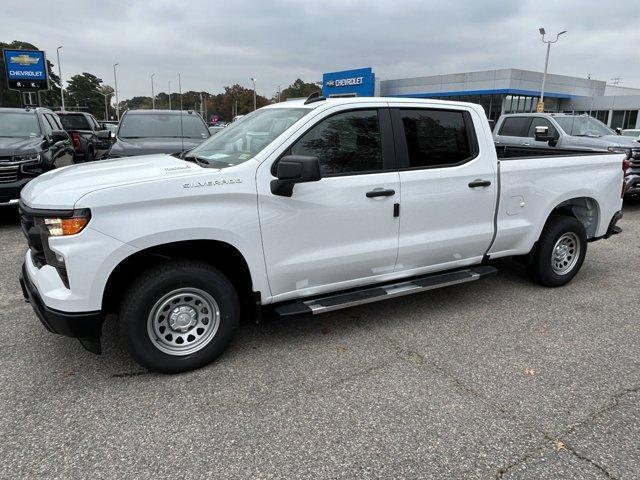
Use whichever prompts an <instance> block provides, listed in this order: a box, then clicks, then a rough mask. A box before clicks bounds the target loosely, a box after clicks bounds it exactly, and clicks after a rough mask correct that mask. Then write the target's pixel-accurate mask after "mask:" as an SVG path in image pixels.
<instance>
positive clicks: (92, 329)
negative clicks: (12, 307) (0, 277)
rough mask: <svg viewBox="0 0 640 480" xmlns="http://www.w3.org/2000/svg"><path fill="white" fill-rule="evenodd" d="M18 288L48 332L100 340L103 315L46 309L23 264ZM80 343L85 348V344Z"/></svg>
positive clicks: (82, 338)
mask: <svg viewBox="0 0 640 480" xmlns="http://www.w3.org/2000/svg"><path fill="white" fill-rule="evenodd" d="M20 286H21V287H22V293H23V295H24V299H25V301H26V302H27V303H30V304H31V307H33V310H34V311H35V312H36V315H37V316H38V319H39V320H40V321H41V322H42V324H43V325H44V326H45V328H46V329H47V330H49V331H50V332H53V333H57V334H60V335H64V336H67V337H74V338H79V339H81V340H89V341H91V340H94V341H95V340H97V339H99V338H100V336H101V334H102V323H103V322H104V314H103V313H102V312H100V311H98V312H61V311H59V310H54V309H52V308H49V307H47V306H46V305H45V304H44V302H43V301H42V297H41V296H40V292H38V289H37V288H36V286H35V285H34V284H33V282H31V280H30V279H29V274H28V272H27V268H26V266H25V265H24V264H23V265H22V274H21V275H20ZM82 343H83V345H84V346H85V347H87V345H86V344H85V342H82ZM98 345H99V344H98ZM95 353H99V352H95Z"/></svg>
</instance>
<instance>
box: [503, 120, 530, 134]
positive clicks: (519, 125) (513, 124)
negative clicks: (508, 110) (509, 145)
mask: <svg viewBox="0 0 640 480" xmlns="http://www.w3.org/2000/svg"><path fill="white" fill-rule="evenodd" d="M530 122H531V117H507V118H505V119H504V122H502V126H501V127H500V132H498V135H505V136H508V137H526V136H527V130H528V128H529V123H530Z"/></svg>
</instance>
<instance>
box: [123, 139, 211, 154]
mask: <svg viewBox="0 0 640 480" xmlns="http://www.w3.org/2000/svg"><path fill="white" fill-rule="evenodd" d="M204 140H206V139H205V138H185V139H180V138H126V139H123V138H118V140H117V141H116V143H115V144H114V145H113V147H111V153H110V155H113V156H114V157H130V156H133V155H148V154H153V153H180V152H182V151H183V150H191V149H192V148H194V147H197V146H198V145H200V144H201V143H202V142H203V141H204Z"/></svg>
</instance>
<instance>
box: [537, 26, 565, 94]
mask: <svg viewBox="0 0 640 480" xmlns="http://www.w3.org/2000/svg"><path fill="white" fill-rule="evenodd" d="M538 31H539V32H540V35H542V43H546V44H547V57H546V58H545V60H544V74H543V75H542V89H541V90H540V103H542V104H544V86H545V83H547V68H548V66H549V51H550V50H551V44H552V43H556V42H557V41H558V38H559V37H560V35H562V34H564V33H567V31H566V30H563V31H562V32H560V33H558V34H556V39H555V40H545V39H544V36H545V34H546V33H547V32H545V30H544V28H542V27H541V28H539V29H538Z"/></svg>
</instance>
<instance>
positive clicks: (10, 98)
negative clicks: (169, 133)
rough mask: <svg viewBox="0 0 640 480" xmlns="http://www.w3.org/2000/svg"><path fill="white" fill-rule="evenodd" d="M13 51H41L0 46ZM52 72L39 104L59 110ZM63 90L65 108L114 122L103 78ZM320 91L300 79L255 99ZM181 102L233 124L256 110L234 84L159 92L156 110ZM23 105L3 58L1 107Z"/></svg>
mask: <svg viewBox="0 0 640 480" xmlns="http://www.w3.org/2000/svg"><path fill="white" fill-rule="evenodd" d="M3 48H7V49H14V50H38V48H37V47H36V46H35V45H33V44H31V43H28V42H22V41H18V40H14V41H12V42H10V43H3V42H0V49H3ZM47 67H48V71H49V87H50V88H49V90H47V91H43V92H41V93H40V102H41V105H42V106H43V107H48V108H51V109H52V110H59V109H60V108H61V105H62V102H61V98H60V77H58V76H57V75H56V73H55V69H54V67H55V65H54V64H53V63H52V62H51V61H50V60H49V59H47ZM66 83H67V86H66V88H65V89H64V99H65V108H66V109H67V110H79V111H83V112H88V113H91V114H93V115H94V116H95V117H96V118H97V119H99V120H104V119H105V116H106V118H109V119H113V118H115V115H116V111H115V108H114V106H113V99H114V88H113V87H112V86H110V85H107V84H106V83H105V82H104V81H103V80H102V79H101V78H98V77H97V76H95V75H93V74H92V73H89V72H82V73H79V74H75V75H73V76H71V77H70V78H69V79H68V80H67V82H66ZM318 90H320V87H319V86H318V85H316V84H315V83H307V82H304V81H303V80H301V79H297V80H295V81H294V82H293V83H291V85H289V86H288V87H287V88H285V89H284V90H282V91H281V92H278V93H274V95H273V96H272V97H271V98H267V97H264V96H262V95H256V105H257V107H258V108H260V107H264V106H265V105H268V104H270V103H273V102H277V101H278V100H280V101H285V100H287V99H291V98H304V97H308V96H309V95H310V94H312V93H314V92H317V91H318ZM181 101H182V108H183V109H185V110H195V111H198V112H200V111H202V112H203V114H204V118H205V119H209V118H210V116H211V115H217V116H218V117H219V118H220V119H222V120H226V121H230V120H231V119H232V118H233V117H234V116H235V115H245V114H247V113H249V112H251V111H252V110H253V90H252V89H250V88H246V87H243V86H242V85H239V84H235V85H231V86H226V87H224V90H223V91H222V92H221V93H210V92H206V91H194V90H189V91H186V92H183V93H182V98H181V97H180V94H179V93H176V92H171V98H169V94H168V93H167V92H159V93H157V94H156V95H155V108H156V109H169V106H171V109H173V110H178V109H179V108H180V105H181ZM152 104H153V101H152V98H151V96H135V97H133V98H129V99H124V100H121V101H120V102H119V109H120V112H121V113H122V112H124V111H125V110H129V109H150V108H152ZM20 106H22V101H21V98H20V93H19V92H16V91H13V90H9V89H8V85H7V78H6V75H5V66H4V58H3V57H2V56H0V107H20Z"/></svg>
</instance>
